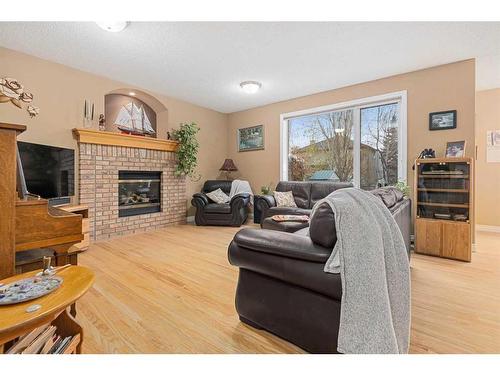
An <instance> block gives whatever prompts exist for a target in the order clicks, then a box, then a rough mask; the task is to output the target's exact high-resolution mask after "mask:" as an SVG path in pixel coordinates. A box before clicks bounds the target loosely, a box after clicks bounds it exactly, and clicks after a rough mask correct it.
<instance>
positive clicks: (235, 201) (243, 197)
mask: <svg viewBox="0 0 500 375" xmlns="http://www.w3.org/2000/svg"><path fill="white" fill-rule="evenodd" d="M249 203H250V194H249V193H239V194H236V195H234V196H233V197H232V198H231V201H230V202H229V204H230V205H231V208H241V207H246V206H248V204H249Z"/></svg>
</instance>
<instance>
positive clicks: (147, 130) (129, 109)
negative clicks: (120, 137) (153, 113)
mask: <svg viewBox="0 0 500 375" xmlns="http://www.w3.org/2000/svg"><path fill="white" fill-rule="evenodd" d="M115 125H116V126H117V127H118V129H120V130H121V131H122V132H124V133H128V134H136V135H145V134H147V135H152V134H154V133H155V131H154V129H153V127H152V126H151V122H150V121H149V118H148V116H147V115H146V111H144V108H143V107H142V106H140V107H138V106H137V105H135V103H128V104H127V105H124V106H123V107H122V108H121V109H120V112H119V113H118V116H116V120H115Z"/></svg>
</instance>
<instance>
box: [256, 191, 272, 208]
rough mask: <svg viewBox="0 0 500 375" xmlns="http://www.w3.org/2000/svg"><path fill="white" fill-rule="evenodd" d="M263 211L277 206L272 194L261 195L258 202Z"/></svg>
mask: <svg viewBox="0 0 500 375" xmlns="http://www.w3.org/2000/svg"><path fill="white" fill-rule="evenodd" d="M257 204H258V205H259V209H260V210H261V211H265V210H268V209H269V208H271V207H276V200H275V199H274V196H272V195H259V199H258V203H257Z"/></svg>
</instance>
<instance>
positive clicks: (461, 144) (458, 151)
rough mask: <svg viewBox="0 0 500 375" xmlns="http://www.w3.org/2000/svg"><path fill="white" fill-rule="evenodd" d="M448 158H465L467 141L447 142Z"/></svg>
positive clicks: (446, 153)
mask: <svg viewBox="0 0 500 375" xmlns="http://www.w3.org/2000/svg"><path fill="white" fill-rule="evenodd" d="M445 156H446V157H447V158H463V157H464V156H465V141H455V142H446V152H445Z"/></svg>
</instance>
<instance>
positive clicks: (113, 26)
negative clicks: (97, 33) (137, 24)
mask: <svg viewBox="0 0 500 375" xmlns="http://www.w3.org/2000/svg"><path fill="white" fill-rule="evenodd" d="M96 23H97V25H98V26H99V27H100V28H101V29H103V30H106V31H109V32H112V33H117V32H120V31H122V30H124V29H125V28H126V27H127V26H128V24H129V23H128V22H127V21H103V22H96Z"/></svg>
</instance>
